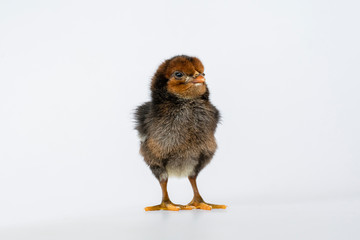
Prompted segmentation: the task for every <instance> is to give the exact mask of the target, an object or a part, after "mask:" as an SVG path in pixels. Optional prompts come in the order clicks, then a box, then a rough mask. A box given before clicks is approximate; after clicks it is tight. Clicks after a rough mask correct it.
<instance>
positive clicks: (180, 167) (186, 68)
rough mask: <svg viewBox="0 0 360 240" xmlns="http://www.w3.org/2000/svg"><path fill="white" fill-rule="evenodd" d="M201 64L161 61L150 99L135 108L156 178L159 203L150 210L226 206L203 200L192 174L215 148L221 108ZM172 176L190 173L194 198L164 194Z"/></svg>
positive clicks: (179, 59) (191, 60)
mask: <svg viewBox="0 0 360 240" xmlns="http://www.w3.org/2000/svg"><path fill="white" fill-rule="evenodd" d="M204 76H205V74H204V66H203V64H202V63H201V61H200V60H199V59H198V58H196V57H189V56H185V55H181V56H175V57H173V58H171V59H168V60H166V61H164V62H163V63H162V64H161V65H160V66H159V68H158V69H157V71H156V73H155V74H154V76H153V78H152V82H151V101H150V102H146V103H144V104H143V105H141V106H139V107H138V108H137V109H136V113H135V119H136V129H137V130H138V133H139V137H140V141H141V144H140V154H141V155H142V156H143V157H144V160H145V162H146V163H147V164H148V165H149V167H150V169H151V171H152V173H153V174H154V175H155V177H156V178H157V179H158V180H159V182H160V186H161V189H162V202H161V204H159V205H156V206H151V207H146V208H145V210H146V211H154V210H173V211H178V210H191V209H194V208H197V209H205V210H211V209H214V208H226V206H225V205H216V204H209V203H206V202H204V200H203V198H202V197H201V195H200V193H199V191H198V188H197V185H196V178H197V176H198V174H199V173H200V171H201V170H202V169H203V168H204V167H205V166H206V165H207V164H208V163H209V162H210V161H211V159H212V157H213V155H214V153H215V150H216V148H217V145H216V141H215V137H214V133H215V130H216V126H217V124H218V122H219V117H220V115H219V111H218V110H217V109H216V108H215V107H214V106H213V105H212V104H211V103H210V101H209V90H208V88H207V85H206V82H205V77H204ZM170 176H177V177H188V179H189V181H190V183H191V186H192V188H193V191H194V198H193V199H192V201H191V202H190V203H189V204H187V205H179V204H174V203H172V202H171V201H170V198H169V195H168V193H167V181H168V178H169V177H170Z"/></svg>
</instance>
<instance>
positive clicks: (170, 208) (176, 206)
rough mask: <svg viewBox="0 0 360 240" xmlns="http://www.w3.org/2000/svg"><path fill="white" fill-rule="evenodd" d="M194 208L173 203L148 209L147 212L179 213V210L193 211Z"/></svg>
mask: <svg viewBox="0 0 360 240" xmlns="http://www.w3.org/2000/svg"><path fill="white" fill-rule="evenodd" d="M194 208H195V207H194V206H184V205H179V204H174V203H172V202H162V203H161V204H159V205H155V206H151V207H146V208H145V211H158V210H168V211H179V210H192V209H194Z"/></svg>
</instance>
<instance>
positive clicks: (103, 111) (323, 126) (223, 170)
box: [0, 0, 360, 239]
mask: <svg viewBox="0 0 360 240" xmlns="http://www.w3.org/2000/svg"><path fill="white" fill-rule="evenodd" d="M359 9H360V4H359V3H358V1H310V0H309V1H285V0H284V1H279V0H276V1H265V0H261V1H205V0H204V1H190V0H189V1H145V0H144V1H128V2H125V1H78V0H75V1H5V0H3V1H1V2H0V236H1V235H3V238H2V239H32V238H34V239H42V237H43V238H44V239H73V238H74V239H81V238H82V237H83V238H85V237H86V239H90V238H91V239H92V237H93V238H94V239H100V238H102V237H104V236H105V237H106V238H107V239H112V238H114V239H119V238H121V237H123V236H132V237H133V238H136V237H139V238H141V237H144V236H145V238H148V239H152V238H156V239H159V238H160V239H161V238H167V237H168V236H170V235H167V234H171V233H172V231H173V230H174V231H175V230H176V229H177V230H180V229H182V230H180V231H177V232H178V233H179V232H180V233H182V234H185V235H184V236H186V237H187V238H191V237H204V236H208V237H209V238H211V237H213V238H217V237H219V236H224V235H223V234H225V236H235V235H233V234H238V235H240V236H242V237H245V238H247V239H260V238H264V239H272V237H273V238H274V239H282V238H284V239H305V238H306V239H359V237H360V230H357V227H358V226H360V161H359V160H360V150H359V149H360V148H359V143H360V127H359V122H360V113H359V105H360V104H359V103H360V94H359V92H360V73H359V65H360V57H359V56H360V47H359V42H360V31H359V22H360V16H359ZM177 54H188V55H193V56H197V57H199V58H200V59H201V60H202V61H203V63H204V65H205V72H206V76H207V81H208V86H209V88H210V92H211V100H212V102H213V104H214V105H216V106H217V107H218V108H219V110H220V111H221V113H222V124H221V125H220V126H219V127H218V130H217V133H216V137H217V140H218V145H219V149H218V151H217V153H216V156H215V157H214V159H213V161H212V163H211V164H210V165H209V166H208V167H206V168H205V169H204V170H203V172H201V174H200V175H199V178H198V185H199V189H200V192H201V193H202V195H203V197H204V199H205V200H207V201H208V202H215V203H219V204H227V205H228V206H229V207H228V209H227V210H225V211H222V212H221V211H220V210H218V211H212V212H210V213H204V212H201V211H198V210H194V211H191V212H180V213H167V212H166V213H165V212H157V213H145V212H144V211H143V207H145V206H148V205H154V204H157V203H159V202H160V199H161V191H160V187H159V185H158V183H157V181H156V179H155V178H154V177H153V176H152V174H151V172H150V170H149V169H148V168H147V166H146V164H145V163H144V162H143V160H142V158H141V156H140V155H139V153H138V148H139V141H138V139H137V133H136V132H135V130H133V127H134V122H133V112H134V109H135V108H136V106H138V105H139V104H141V103H143V102H145V101H148V100H149V99H150V91H149V83H150V79H151V76H152V74H153V73H154V72H155V70H156V68H157V66H158V65H159V64H160V63H161V62H162V61H163V60H165V59H167V58H169V57H172V56H174V55H177ZM169 194H170V197H171V198H172V200H173V201H174V202H177V203H183V204H185V203H187V202H189V201H190V200H191V198H192V190H191V187H190V184H189V183H188V181H187V180H186V179H170V181H169ZM356 226H357V227H356ZM183 228H185V229H183ZM85 229H91V231H90V232H89V231H87V230H85ZM142 229H143V230H142ZM164 229H167V230H164ZM160 232H161V233H162V234H163V235H159V233H160ZM105 233H106V234H108V235H106V234H105ZM21 234H23V235H21ZM103 234H105V235H103ZM141 234H143V235H141ZM226 234H228V235H226ZM172 236H174V235H172ZM176 236H179V235H176ZM179 239H181V238H180V237H179Z"/></svg>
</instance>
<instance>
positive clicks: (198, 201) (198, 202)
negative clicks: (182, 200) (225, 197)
mask: <svg viewBox="0 0 360 240" xmlns="http://www.w3.org/2000/svg"><path fill="white" fill-rule="evenodd" d="M189 180H190V183H191V186H192V188H193V190H194V198H193V199H192V201H191V202H190V203H189V204H188V205H187V206H193V207H195V208H196V209H203V210H211V209H225V208H226V205H218V204H211V203H206V202H205V201H204V200H203V198H202V197H201V195H200V193H199V190H198V188H197V185H196V177H189Z"/></svg>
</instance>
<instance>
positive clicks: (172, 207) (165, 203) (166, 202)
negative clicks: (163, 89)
mask: <svg viewBox="0 0 360 240" xmlns="http://www.w3.org/2000/svg"><path fill="white" fill-rule="evenodd" d="M160 186H161V190H162V201H161V203H160V204H159V205H155V206H151V207H146V208H145V211H156V210H169V211H179V210H191V209H193V208H194V207H192V206H184V205H179V204H174V203H172V202H171V201H170V198H169V195H168V192H167V179H166V180H161V181H160Z"/></svg>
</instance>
